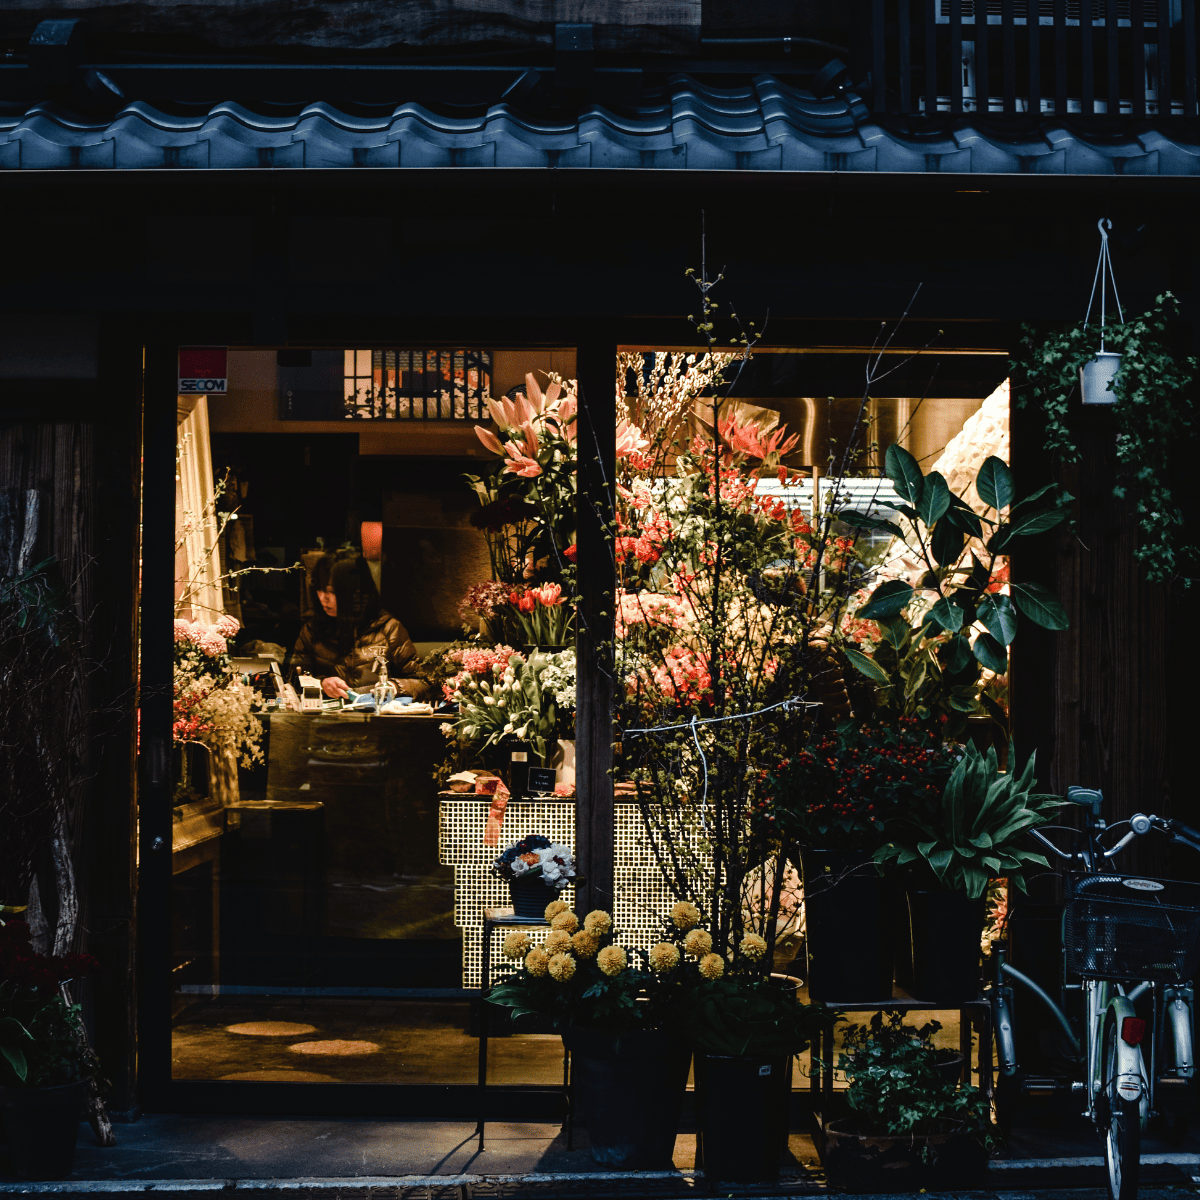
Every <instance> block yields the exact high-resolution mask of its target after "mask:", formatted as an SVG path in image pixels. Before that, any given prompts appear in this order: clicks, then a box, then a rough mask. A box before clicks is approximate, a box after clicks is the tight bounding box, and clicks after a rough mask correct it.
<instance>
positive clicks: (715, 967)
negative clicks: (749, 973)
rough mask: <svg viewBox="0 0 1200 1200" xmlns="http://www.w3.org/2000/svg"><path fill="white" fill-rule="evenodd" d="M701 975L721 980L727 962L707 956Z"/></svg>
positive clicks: (704, 958) (703, 962)
mask: <svg viewBox="0 0 1200 1200" xmlns="http://www.w3.org/2000/svg"><path fill="white" fill-rule="evenodd" d="M550 969H551V971H553V970H554V963H553V962H551V963H550ZM700 974H701V975H703V976H704V978H705V979H720V978H721V976H722V975H724V974H725V960H724V959H723V958H722V957H721V956H720V955H719V954H706V955H705V956H704V957H703V958H702V959H701V960H700Z"/></svg>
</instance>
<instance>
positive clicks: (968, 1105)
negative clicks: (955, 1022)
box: [838, 1012, 988, 1136]
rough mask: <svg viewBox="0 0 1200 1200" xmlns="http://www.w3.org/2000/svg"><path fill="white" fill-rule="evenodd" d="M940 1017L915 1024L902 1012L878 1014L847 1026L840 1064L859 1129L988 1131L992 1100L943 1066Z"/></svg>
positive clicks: (881, 1131)
mask: <svg viewBox="0 0 1200 1200" xmlns="http://www.w3.org/2000/svg"><path fill="white" fill-rule="evenodd" d="M939 1029H941V1025H940V1024H939V1023H938V1022H937V1021H930V1022H929V1023H928V1024H927V1025H923V1026H921V1028H919V1029H918V1028H916V1027H915V1026H912V1025H905V1024H904V1017H903V1015H902V1014H901V1013H899V1012H892V1013H888V1014H887V1017H886V1019H885V1017H884V1014H883V1013H882V1012H879V1013H876V1014H875V1015H874V1016H873V1017H872V1018H871V1020H870V1022H869V1024H867V1025H850V1026H847V1027H846V1028H845V1029H844V1031H843V1035H842V1047H843V1050H844V1053H842V1054H840V1055H839V1056H838V1067H839V1068H840V1069H841V1070H843V1071H845V1073H846V1075H847V1078H848V1079H849V1081H850V1087H849V1089H848V1090H847V1092H846V1101H847V1103H848V1104H849V1106H850V1110H851V1112H853V1113H854V1115H855V1117H856V1124H857V1125H858V1127H859V1132H862V1133H866V1134H874V1135H877V1136H880V1135H884V1136H897V1135H902V1134H917V1135H919V1134H934V1133H951V1132H954V1131H956V1130H966V1129H970V1130H977V1131H979V1132H980V1134H981V1135H982V1136H986V1130H987V1127H988V1102H987V1099H986V1097H985V1096H984V1095H983V1093H982V1092H980V1091H977V1090H975V1089H974V1088H970V1087H961V1086H960V1085H959V1084H958V1083H957V1082H956V1081H955V1080H952V1079H948V1078H947V1077H946V1075H945V1074H944V1072H943V1070H942V1063H943V1054H942V1052H940V1051H939V1050H938V1049H937V1047H936V1046H935V1045H934V1044H933V1037H934V1034H936V1033H937V1032H938V1030H939Z"/></svg>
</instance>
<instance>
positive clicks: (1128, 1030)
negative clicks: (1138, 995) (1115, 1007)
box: [1121, 1017, 1146, 1046]
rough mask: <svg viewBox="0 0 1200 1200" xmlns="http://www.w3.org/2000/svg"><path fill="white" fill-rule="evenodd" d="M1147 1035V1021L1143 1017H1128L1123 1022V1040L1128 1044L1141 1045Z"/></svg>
mask: <svg viewBox="0 0 1200 1200" xmlns="http://www.w3.org/2000/svg"><path fill="white" fill-rule="evenodd" d="M1145 1036H1146V1022H1145V1021H1143V1020H1142V1018H1141V1017H1126V1018H1125V1019H1124V1020H1123V1021H1122V1022H1121V1041H1123V1042H1124V1043H1125V1044H1126V1045H1127V1046H1137V1045H1140V1044H1141V1041H1142V1038H1143V1037H1145Z"/></svg>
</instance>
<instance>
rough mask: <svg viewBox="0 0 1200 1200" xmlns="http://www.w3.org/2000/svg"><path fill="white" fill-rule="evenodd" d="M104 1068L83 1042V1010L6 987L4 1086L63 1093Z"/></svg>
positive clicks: (2, 993)
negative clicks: (66, 1087)
mask: <svg viewBox="0 0 1200 1200" xmlns="http://www.w3.org/2000/svg"><path fill="white" fill-rule="evenodd" d="M98 1066H99V1064H98V1063H97V1062H96V1060H95V1057H94V1056H93V1055H92V1054H91V1052H90V1050H88V1049H87V1043H86V1041H85V1040H84V1039H83V1038H82V1017H81V1015H80V1008H79V1005H78V1004H67V1002H66V1001H65V1000H63V998H62V997H61V996H58V995H54V996H51V997H50V998H49V999H46V998H44V997H42V996H39V995H37V994H36V993H32V992H29V991H28V990H25V989H20V988H17V987H15V986H14V985H13V984H12V983H5V984H0V1086H4V1087H28V1088H39V1087H57V1086H58V1085H60V1084H64V1083H74V1082H75V1081H76V1080H78V1079H85V1078H87V1077H88V1076H89V1075H92V1074H94V1073H95V1072H96V1071H97V1070H98Z"/></svg>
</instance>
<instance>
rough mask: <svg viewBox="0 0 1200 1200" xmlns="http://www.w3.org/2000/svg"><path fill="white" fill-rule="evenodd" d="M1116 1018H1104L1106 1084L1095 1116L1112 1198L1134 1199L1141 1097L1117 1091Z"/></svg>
mask: <svg viewBox="0 0 1200 1200" xmlns="http://www.w3.org/2000/svg"><path fill="white" fill-rule="evenodd" d="M1119 1036H1120V1034H1119V1030H1118V1029H1117V1022H1116V1018H1115V1016H1114V1015H1113V1013H1112V1012H1109V1013H1108V1014H1107V1015H1106V1016H1105V1018H1104V1043H1103V1045H1104V1050H1103V1058H1102V1060H1101V1062H1102V1066H1103V1072H1104V1073H1103V1076H1102V1078H1103V1084H1102V1086H1101V1089H1100V1095H1099V1096H1098V1097H1097V1104H1096V1116H1097V1120H1098V1123H1099V1127H1100V1136H1101V1137H1103V1139H1104V1166H1105V1168H1106V1174H1107V1176H1108V1194H1109V1197H1110V1200H1134V1197H1136V1196H1137V1190H1138V1172H1139V1169H1140V1167H1141V1157H1142V1115H1141V1103H1140V1099H1133V1100H1130V1099H1127V1098H1126V1097H1124V1096H1122V1095H1121V1093H1120V1092H1119V1091H1118V1090H1117V1038H1118V1037H1119Z"/></svg>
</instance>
